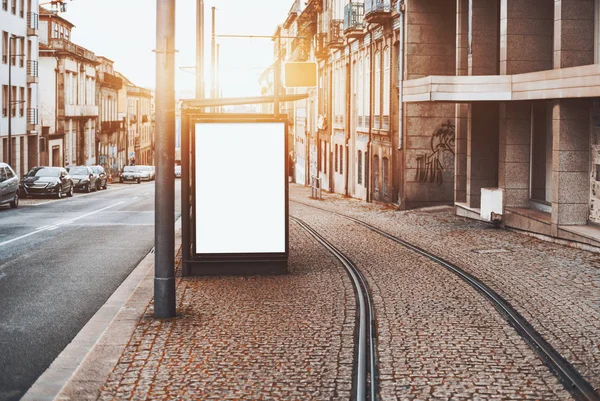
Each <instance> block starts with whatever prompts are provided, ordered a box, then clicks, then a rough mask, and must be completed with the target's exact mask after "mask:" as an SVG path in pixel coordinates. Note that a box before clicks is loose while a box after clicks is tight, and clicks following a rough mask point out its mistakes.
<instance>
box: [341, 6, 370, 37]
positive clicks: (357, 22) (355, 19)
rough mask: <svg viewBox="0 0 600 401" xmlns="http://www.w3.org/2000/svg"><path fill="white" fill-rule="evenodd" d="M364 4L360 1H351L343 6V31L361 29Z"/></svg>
mask: <svg viewBox="0 0 600 401" xmlns="http://www.w3.org/2000/svg"><path fill="white" fill-rule="evenodd" d="M364 11H365V5H364V4H363V3H362V2H360V3H357V2H351V3H348V4H346V7H344V33H345V34H346V35H348V34H349V33H350V32H352V31H362V29H363V16H364Z"/></svg>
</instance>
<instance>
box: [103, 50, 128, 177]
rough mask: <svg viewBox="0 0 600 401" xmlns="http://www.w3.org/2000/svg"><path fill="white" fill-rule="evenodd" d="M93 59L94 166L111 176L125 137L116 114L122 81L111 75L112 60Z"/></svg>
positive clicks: (118, 165)
mask: <svg viewBox="0 0 600 401" xmlns="http://www.w3.org/2000/svg"><path fill="white" fill-rule="evenodd" d="M97 60H98V62H99V64H98V66H97V67H96V82H97V84H96V97H97V100H96V104H98V125H97V130H96V144H97V154H98V163H99V164H101V165H103V166H104V167H105V168H106V169H107V170H109V171H110V172H111V174H113V175H114V174H115V173H116V172H118V171H120V170H121V168H122V167H123V165H122V164H120V163H119V158H118V154H119V145H120V144H121V145H123V144H124V141H123V139H122V138H123V137H124V136H125V133H124V127H125V124H124V122H123V121H122V120H121V119H119V115H118V112H119V110H118V101H119V90H120V89H121V88H122V86H123V80H122V79H121V78H120V77H118V76H117V75H115V71H114V68H113V64H114V63H113V61H112V60H109V59H108V58H106V57H98V58H97Z"/></svg>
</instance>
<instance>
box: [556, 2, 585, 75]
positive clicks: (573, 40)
mask: <svg viewBox="0 0 600 401" xmlns="http://www.w3.org/2000/svg"><path fill="white" fill-rule="evenodd" d="M554 10H555V11H554V68H568V67H577V66H581V65H588V64H594V15H595V4H594V0H554Z"/></svg>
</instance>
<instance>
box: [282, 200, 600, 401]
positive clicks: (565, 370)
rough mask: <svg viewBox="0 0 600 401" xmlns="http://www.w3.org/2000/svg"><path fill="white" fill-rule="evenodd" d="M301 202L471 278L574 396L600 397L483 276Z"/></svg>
mask: <svg viewBox="0 0 600 401" xmlns="http://www.w3.org/2000/svg"><path fill="white" fill-rule="evenodd" d="M292 202H295V203H298V204H301V205H305V206H308V207H312V208H315V209H318V210H322V211H325V212H329V213H333V214H335V215H338V216H340V217H343V218H345V219H348V220H350V221H353V222H355V223H357V224H359V225H361V226H363V227H365V228H367V229H369V230H371V231H373V232H376V233H378V234H380V235H382V236H383V237H385V238H388V239H389V240H391V241H394V242H396V243H398V244H400V245H402V246H404V247H406V248H408V249H410V250H412V251H414V252H416V253H418V254H420V255H422V256H425V257H426V258H428V259H430V260H433V261H434V262H436V263H438V264H440V265H442V266H443V267H445V268H446V269H448V270H449V271H451V272H452V273H454V274H456V275H457V276H458V277H460V278H461V279H462V280H464V281H465V282H467V283H468V284H469V285H470V286H471V287H473V288H474V289H475V290H477V291H478V292H479V293H481V294H482V295H483V296H485V298H487V299H488V301H490V302H491V303H492V305H493V306H494V308H496V310H497V311H498V312H499V313H500V314H501V315H502V316H503V317H504V319H505V320H506V321H507V322H508V323H509V324H510V325H511V326H512V327H513V328H514V329H515V330H516V331H517V333H518V334H519V335H520V336H521V337H522V338H523V339H524V340H525V342H526V343H527V344H528V345H529V347H530V348H531V349H532V350H533V351H534V352H535V353H537V354H538V356H539V357H540V358H541V359H542V361H543V362H544V363H545V364H546V366H547V367H548V368H549V370H550V371H551V372H552V373H553V374H554V375H555V376H556V377H557V378H558V379H559V380H560V381H561V383H563V385H564V386H565V389H566V390H567V391H568V392H569V393H571V395H572V396H573V398H575V399H576V400H578V401H580V400H581V401H600V395H599V394H598V393H597V392H596V391H594V388H593V387H592V385H591V384H590V383H589V382H588V381H587V380H585V378H584V377H583V376H582V375H581V373H579V371H578V370H577V369H576V368H575V367H574V366H573V365H572V364H571V363H570V362H568V361H567V360H566V359H565V358H564V357H563V356H562V355H561V354H560V353H559V352H558V351H556V350H555V349H554V347H552V345H550V344H549V343H548V341H546V339H545V338H544V337H543V336H542V335H541V334H540V333H538V332H537V330H535V329H534V328H533V326H532V325H531V323H529V322H528V321H527V319H525V318H524V317H523V316H522V315H521V314H520V313H519V312H518V311H517V310H516V309H515V308H514V307H513V306H512V305H510V303H509V302H508V301H507V300H505V299H504V298H503V297H502V296H500V295H499V294H498V293H496V292H495V291H494V290H492V289H491V288H490V287H488V286H487V285H486V284H484V283H483V282H482V281H481V280H479V279H478V278H476V277H475V276H473V275H472V274H469V273H467V272H465V271H464V270H463V269H461V268H460V267H458V266H456V265H454V264H452V263H450V262H448V261H446V260H444V259H442V258H440V257H438V256H435V255H433V254H432V253H429V252H427V251H426V250H424V249H422V248H420V247H418V246H416V245H413V244H411V243H410V242H408V241H405V240H403V239H401V238H398V237H396V236H394V235H392V234H389V233H387V232H385V231H383V230H381V229H379V228H377V227H375V226H373V225H371V224H369V223H366V222H364V221H362V220H360V219H357V218H355V217H351V216H347V215H345V214H342V213H338V212H334V211H331V210H327V209H324V208H320V207H317V206H313V205H310V204H308V203H304V202H298V201H292Z"/></svg>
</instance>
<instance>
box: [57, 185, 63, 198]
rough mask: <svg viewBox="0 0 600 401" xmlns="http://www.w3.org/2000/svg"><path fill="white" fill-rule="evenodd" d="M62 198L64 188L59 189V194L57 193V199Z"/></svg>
mask: <svg viewBox="0 0 600 401" xmlns="http://www.w3.org/2000/svg"><path fill="white" fill-rule="evenodd" d="M60 198H62V186H61V187H60V188H58V192H57V193H56V199H60Z"/></svg>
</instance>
